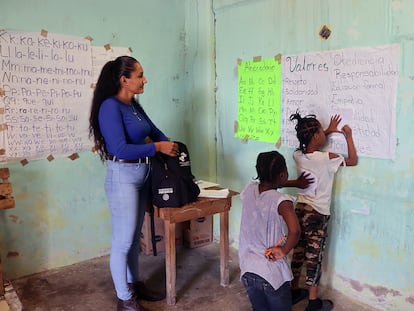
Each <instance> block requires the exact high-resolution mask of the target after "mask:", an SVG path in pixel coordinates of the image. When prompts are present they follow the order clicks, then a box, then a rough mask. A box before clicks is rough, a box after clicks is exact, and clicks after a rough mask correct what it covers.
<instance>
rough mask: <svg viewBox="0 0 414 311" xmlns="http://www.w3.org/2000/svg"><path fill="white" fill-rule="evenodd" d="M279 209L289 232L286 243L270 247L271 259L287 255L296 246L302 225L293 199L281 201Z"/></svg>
mask: <svg viewBox="0 0 414 311" xmlns="http://www.w3.org/2000/svg"><path fill="white" fill-rule="evenodd" d="M278 211H279V214H280V215H282V217H283V219H284V221H285V223H286V225H287V228H288V234H287V238H286V243H285V244H284V245H282V246H276V247H270V248H268V250H269V251H271V253H270V255H269V257H268V258H269V259H270V260H278V259H281V258H283V257H285V256H286V255H287V254H288V253H289V252H290V251H291V249H292V248H293V247H295V245H296V244H297V243H298V241H299V237H300V225H299V221H298V218H297V217H296V213H295V210H294V207H293V203H292V201H283V202H282V203H280V204H279V208H278Z"/></svg>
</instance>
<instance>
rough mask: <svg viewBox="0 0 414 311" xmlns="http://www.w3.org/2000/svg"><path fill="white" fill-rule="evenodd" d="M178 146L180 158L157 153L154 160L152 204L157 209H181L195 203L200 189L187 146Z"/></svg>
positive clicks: (181, 144) (182, 144)
mask: <svg viewBox="0 0 414 311" xmlns="http://www.w3.org/2000/svg"><path fill="white" fill-rule="evenodd" d="M175 143H177V144H178V156H177V157H170V156H168V155H166V154H163V153H160V152H157V153H156V154H155V156H154V157H153V159H152V172H151V178H152V181H151V183H152V203H153V204H154V205H155V206H157V207H180V206H182V205H185V204H187V203H191V202H195V201H196V200H197V197H198V195H199V194H200V188H199V187H198V186H197V184H196V183H195V182H194V175H193V174H192V172H191V161H190V155H189V152H188V149H187V146H186V145H185V144H184V143H182V142H178V141H176V142H175Z"/></svg>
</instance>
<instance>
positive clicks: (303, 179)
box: [284, 172, 314, 189]
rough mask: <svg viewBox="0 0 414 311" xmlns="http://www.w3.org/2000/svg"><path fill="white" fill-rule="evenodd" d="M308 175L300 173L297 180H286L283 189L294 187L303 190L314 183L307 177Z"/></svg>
mask: <svg viewBox="0 0 414 311" xmlns="http://www.w3.org/2000/svg"><path fill="white" fill-rule="evenodd" d="M309 175H310V174H309V173H305V172H302V174H300V176H299V177H298V178H297V179H291V180H288V181H287V182H286V184H285V185H284V187H296V188H300V189H305V188H307V187H308V186H309V185H310V184H312V183H313V182H314V179H313V178H312V177H309Z"/></svg>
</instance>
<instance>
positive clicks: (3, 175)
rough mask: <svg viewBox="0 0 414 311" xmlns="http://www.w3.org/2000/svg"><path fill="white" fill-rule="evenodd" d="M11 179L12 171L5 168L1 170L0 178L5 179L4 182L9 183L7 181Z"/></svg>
mask: <svg viewBox="0 0 414 311" xmlns="http://www.w3.org/2000/svg"><path fill="white" fill-rule="evenodd" d="M9 177H10V170H9V169H8V168H7V167H5V168H0V178H1V179H3V182H7V179H8V178H9Z"/></svg>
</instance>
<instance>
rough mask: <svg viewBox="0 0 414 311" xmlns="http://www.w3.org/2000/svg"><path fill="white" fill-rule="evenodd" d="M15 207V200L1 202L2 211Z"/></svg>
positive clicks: (7, 199)
mask: <svg viewBox="0 0 414 311" xmlns="http://www.w3.org/2000/svg"><path fill="white" fill-rule="evenodd" d="M13 207H14V199H13V198H6V199H3V200H0V210H2V209H8V208H13Z"/></svg>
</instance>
